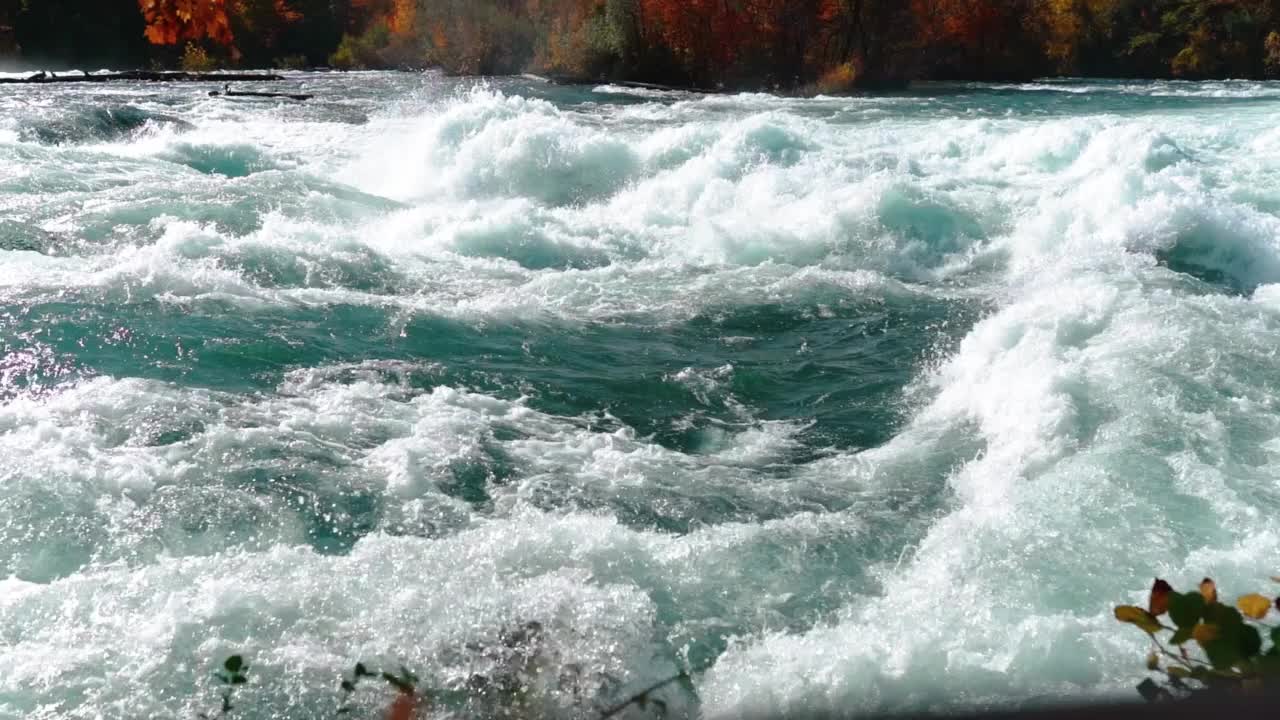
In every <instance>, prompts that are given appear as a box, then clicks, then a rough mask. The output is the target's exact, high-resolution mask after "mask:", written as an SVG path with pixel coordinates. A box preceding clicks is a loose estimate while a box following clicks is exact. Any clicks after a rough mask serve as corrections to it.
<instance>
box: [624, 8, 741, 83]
mask: <svg viewBox="0 0 1280 720" xmlns="http://www.w3.org/2000/svg"><path fill="white" fill-rule="evenodd" d="M640 8H641V12H642V14H643V16H644V18H645V20H646V23H645V24H646V26H647V27H646V30H648V31H650V32H651V33H652V34H654V35H656V36H657V39H659V40H660V41H661V42H662V43H663V44H665V45H666V46H667V47H668V48H670V49H671V50H673V51H674V52H675V53H676V54H677V55H683V56H685V57H686V58H697V59H698V60H699V61H700V62H702V63H709V64H710V65H711V66H712V67H713V68H723V67H725V66H726V65H729V64H730V63H732V62H733V61H734V59H735V58H736V57H737V56H738V53H739V52H740V50H741V49H742V46H743V45H744V44H745V43H744V40H745V39H747V38H750V37H752V36H753V35H754V33H753V30H754V28H753V27H752V24H751V22H750V18H749V17H748V14H747V8H748V4H747V3H737V2H732V3H731V2H725V1H724V0H640Z"/></svg>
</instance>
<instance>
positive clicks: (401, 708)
mask: <svg viewBox="0 0 1280 720" xmlns="http://www.w3.org/2000/svg"><path fill="white" fill-rule="evenodd" d="M366 678H381V679H382V680H383V681H385V682H386V683H387V684H388V685H390V686H391V687H393V688H395V689H396V692H397V695H396V699H395V702H393V703H392V705H391V708H390V709H389V711H388V715H387V716H388V717H389V718H394V719H397V720H398V719H400V718H404V719H405V720H408V719H409V718H413V717H414V715H415V713H416V712H417V710H418V703H419V696H418V676H417V675H414V674H413V673H412V672H410V671H409V669H408V668H406V667H404V666H403V665H401V666H400V672H399V674H392V673H389V672H385V671H384V672H380V673H379V672H374V671H372V670H370V669H369V668H368V667H366V666H365V664H364V663H356V666H355V668H354V669H353V670H352V671H351V677H349V678H343V679H342V684H341V686H340V689H341V691H342V701H341V702H340V703H339V704H338V709H337V711H336V712H335V713H334V715H336V716H337V717H342V716H344V715H347V714H349V713H351V712H353V711H354V709H355V708H354V707H353V706H352V704H351V701H352V697H353V696H354V695H355V692H356V690H357V689H359V687H360V682H361V681H362V680H365V679H366Z"/></svg>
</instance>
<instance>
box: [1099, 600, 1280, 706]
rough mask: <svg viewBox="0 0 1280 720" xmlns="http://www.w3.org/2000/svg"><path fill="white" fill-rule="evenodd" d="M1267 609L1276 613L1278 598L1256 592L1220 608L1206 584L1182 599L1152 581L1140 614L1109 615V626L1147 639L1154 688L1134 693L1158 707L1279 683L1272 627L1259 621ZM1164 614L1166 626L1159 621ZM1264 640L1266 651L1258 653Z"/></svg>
mask: <svg viewBox="0 0 1280 720" xmlns="http://www.w3.org/2000/svg"><path fill="white" fill-rule="evenodd" d="M1273 580H1277V582H1280V579H1277V578H1273ZM1273 607H1276V608H1280V598H1275V599H1274V600H1273V599H1272V598H1269V597H1267V596H1265V595H1262V594H1260V593H1251V594H1249V595H1242V596H1241V597H1239V598H1238V599H1237V600H1236V604H1235V607H1232V606H1230V605H1225V604H1223V603H1221V602H1219V601H1218V587H1217V585H1216V584H1215V583H1214V582H1213V580H1210V579H1209V578H1205V579H1204V580H1203V581H1202V582H1201V583H1200V585H1199V587H1198V588H1197V589H1196V590H1194V591H1192V592H1186V593H1179V592H1176V591H1175V590H1174V589H1173V587H1172V586H1171V585H1169V583H1167V582H1165V581H1164V580H1160V579H1157V580H1156V581H1155V583H1153V584H1152V586H1151V594H1150V597H1149V599H1148V601H1147V607H1146V608H1141V607H1138V606H1136V605H1121V606H1119V607H1117V608H1116V609H1115V616H1116V619H1117V620H1119V621H1120V622H1123V623H1128V624H1130V625H1133V626H1135V627H1137V628H1138V629H1139V630H1142V631H1143V632H1145V633H1146V634H1147V635H1148V636H1149V637H1150V638H1151V642H1152V649H1151V652H1150V654H1149V655H1148V656H1147V669H1148V670H1150V671H1152V672H1155V673H1159V674H1160V676H1161V677H1160V680H1159V682H1157V681H1156V680H1153V679H1152V678H1147V679H1146V680H1144V681H1143V682H1142V683H1141V684H1139V685H1138V693H1139V694H1141V695H1142V697H1143V698H1144V699H1145V700H1147V701H1148V702H1158V701H1164V700H1174V699H1178V698H1185V697H1188V696H1190V695H1193V694H1196V693H1200V692H1204V691H1247V690H1251V689H1255V688H1258V687H1261V686H1262V685H1264V684H1267V683H1271V682H1276V681H1278V680H1280V626H1274V625H1270V624H1268V623H1266V622H1264V620H1265V619H1266V618H1267V615H1268V614H1269V613H1270V612H1271V610H1272V608H1273ZM1165 616H1168V619H1169V621H1170V622H1171V623H1173V625H1172V627H1171V626H1169V625H1166V624H1165V623H1164V622H1163V621H1162V620H1161V618H1162V617H1165ZM1165 633H1168V635H1167V636H1163V637H1162V635H1164V634H1165ZM1264 635H1266V636H1267V639H1268V640H1269V641H1270V647H1269V648H1264V642H1263V636H1264ZM1195 647H1198V648H1199V652H1194V649H1195Z"/></svg>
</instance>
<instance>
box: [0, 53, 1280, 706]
mask: <svg viewBox="0 0 1280 720" xmlns="http://www.w3.org/2000/svg"><path fill="white" fill-rule="evenodd" d="M289 84H290V86H291V87H304V88H305V89H306V91H307V92H313V93H316V95H317V96H318V97H317V100H316V101H314V102H311V103H307V104H290V103H278V102H274V101H271V102H257V101H250V102H229V101H227V100H225V99H220V98H209V97H207V96H206V95H205V94H204V92H203V89H184V88H177V87H166V88H160V89H157V88H156V87H154V86H147V85H136V86H112V87H106V86H103V87H92V88H91V87H83V88H77V87H74V86H68V87H65V88H53V87H48V88H46V87H33V88H18V89H15V90H14V91H13V92H12V93H8V92H7V93H6V94H5V95H3V96H0V196H2V197H3V201H2V202H0V460H2V462H0V668H4V672H2V673H0V718H114V717H121V718H123V717H142V716H146V717H175V718H176V717H189V716H191V715H192V714H193V713H194V712H197V711H200V710H203V709H207V708H208V707H209V703H210V699H211V698H213V697H214V696H213V695H212V693H213V689H212V686H211V684H210V680H209V677H208V675H209V671H210V669H211V668H212V667H213V666H214V665H215V664H216V663H217V662H218V661H219V660H220V659H221V658H223V657H225V656H226V655H228V654H231V653H233V652H242V653H244V654H245V655H246V656H247V657H248V658H250V661H251V663H252V666H253V668H254V672H255V673H256V674H257V675H256V677H263V678H266V677H270V678H271V680H270V681H269V682H267V681H264V682H262V683H258V682H257V681H256V680H255V684H253V685H251V686H250V687H249V688H248V690H246V694H245V697H244V700H243V701H242V702H243V704H244V707H245V708H246V712H248V713H250V714H249V715H248V716H250V717H299V716H304V715H306V714H308V713H310V714H314V713H324V712H328V711H330V710H331V709H332V708H333V707H334V703H335V698H336V697H337V693H336V690H337V688H336V678H337V677H338V675H339V674H340V673H341V672H343V671H345V670H347V669H349V668H350V667H351V665H353V664H354V663H355V662H356V661H357V660H366V661H369V662H375V663H384V664H390V663H404V664H405V665H407V666H409V667H411V668H414V669H415V671H416V672H417V673H418V674H419V675H420V676H422V677H427V678H431V680H432V682H434V683H436V684H437V685H439V686H442V687H445V686H447V687H457V686H459V685H460V684H461V683H463V682H465V680H466V678H467V677H468V675H469V674H471V673H474V672H476V671H477V669H480V670H483V669H484V668H485V667H486V663H490V662H492V660H491V658H490V657H489V656H488V655H486V654H485V653H484V652H482V651H480V650H476V648H477V647H479V646H480V645H483V644H485V643H492V642H493V640H494V638H497V637H498V636H500V634H501V633H502V631H503V629H504V628H509V627H512V626H516V625H520V624H523V623H526V622H529V621H536V622H539V623H541V624H542V625H543V626H544V628H545V632H546V636H547V638H548V640H547V643H548V647H549V650H548V651H547V652H548V653H549V657H550V658H551V659H550V661H549V662H550V663H551V664H552V665H553V666H554V673H552V674H555V673H558V672H561V671H562V670H563V669H564V668H568V667H572V666H578V667H583V668H589V669H590V670H591V671H593V672H598V673H599V674H600V676H599V677H597V678H596V679H594V680H592V682H593V683H595V684H594V685H592V692H597V693H598V695H599V697H600V698H601V699H608V698H616V697H618V696H620V695H625V694H626V690H628V689H634V688H636V687H643V686H645V685H647V684H648V683H650V682H652V681H654V680H656V679H661V678H662V677H665V676H668V675H670V674H672V673H674V672H675V671H677V670H678V669H680V668H691V669H693V670H694V671H695V672H694V680H693V682H692V685H691V686H690V687H688V688H682V687H673V688H668V689H667V690H666V691H665V693H666V695H665V697H666V698H667V700H668V702H670V703H671V704H672V707H673V708H683V709H685V710H687V711H688V712H689V713H691V714H694V715H701V716H705V717H712V718H721V717H725V718H727V717H738V716H741V715H743V714H749V713H752V712H778V711H791V712H812V711H834V712H837V713H850V712H852V713H870V712H876V711H899V710H920V709H950V708H955V707H971V706H976V707H992V706H1007V705H1018V704H1022V703H1027V702H1044V701H1054V700H1059V699H1063V698H1074V697H1081V696H1083V697H1099V696H1107V695H1121V696H1126V695H1127V694H1128V693H1130V692H1131V687H1132V685H1133V684H1134V682H1135V681H1136V679H1137V678H1138V676H1139V674H1140V671H1141V669H1142V659H1143V656H1144V653H1145V651H1144V649H1143V643H1142V642H1141V638H1140V637H1138V636H1137V633H1133V632H1126V631H1125V630H1124V628H1121V627H1117V626H1116V623H1115V622H1114V620H1113V619H1111V616H1110V608H1111V607H1112V606H1113V605H1114V604H1116V603H1118V602H1127V601H1135V600H1139V599H1141V598H1142V597H1143V593H1144V588H1146V587H1147V586H1148V585H1149V584H1150V582H1151V578H1152V577H1154V576H1157V575H1158V576H1161V577H1166V578H1168V579H1169V580H1170V581H1171V582H1174V583H1175V585H1177V584H1182V585H1186V584H1187V583H1189V582H1191V581H1193V580H1198V579H1199V578H1200V577H1202V576H1203V575H1206V574H1209V575H1213V576H1214V577H1215V578H1216V579H1217V580H1218V583H1219V585H1220V586H1222V587H1224V588H1227V589H1231V588H1239V589H1240V591H1241V592H1243V591H1244V589H1245V588H1249V589H1253V588H1255V587H1256V586H1257V585H1258V583H1259V582H1260V581H1262V580H1263V579H1264V578H1266V577H1267V576H1269V575H1271V574H1274V573H1275V571H1276V569H1277V568H1276V566H1275V565H1276V564H1275V558H1276V557H1277V556H1278V554H1280V513H1277V512H1276V510H1277V508H1278V507H1280V466H1278V463H1280V413H1278V412H1277V411H1278V410H1280V360H1278V358H1277V348H1280V129H1278V128H1277V127H1276V125H1275V122H1274V118H1275V117H1276V112H1277V110H1280V85H1275V84H1266V83H1205V84H1195V83H1150V84H1142V83H1097V82H1054V83H1042V84H1032V85H1023V86H981V85H975V86H961V85H945V86H944V85H939V86H926V87H924V88H922V89H920V90H917V91H914V92H912V93H904V94H900V95H885V96H865V97H852V98H827V97H820V98H814V99H792V98H779V97H773V96H768V95H734V96H711V97H702V96H695V95H684V94H679V93H655V92H650V91H632V90H628V89H625V88H619V87H612V86H601V87H598V88H561V87H553V86H546V85H541V84H537V83H530V82H524V81H511V80H494V81H488V82H474V81H463V80H452V79H445V78H442V77H439V76H435V75H431V74H428V75H411V74H383V73H369V74H363V73H357V74H342V75H328V76H319V75H306V74H296V75H292V76H291V77H290V79H289ZM604 676H608V678H607V679H604ZM534 694H535V696H536V697H537V698H538V702H540V703H543V704H544V708H549V709H553V710H554V712H556V713H558V714H563V715H566V716H588V715H589V713H587V712H586V711H585V710H583V709H582V708H581V707H578V708H575V707H573V706H572V705H571V700H572V698H569V697H567V694H566V693H565V692H564V691H563V690H561V689H557V686H556V684H555V682H551V681H550V680H547V681H546V684H545V686H543V685H539V686H538V687H537V688H536V692H535V693H534ZM374 702H375V700H374V699H373V698H369V699H368V703H370V705H369V707H372V704H373V703H374ZM248 708H252V709H248Z"/></svg>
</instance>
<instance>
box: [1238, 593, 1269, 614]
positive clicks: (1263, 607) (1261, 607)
mask: <svg viewBox="0 0 1280 720" xmlns="http://www.w3.org/2000/svg"><path fill="white" fill-rule="evenodd" d="M1236 607H1238V608H1240V612H1242V613H1244V614H1245V615H1248V616H1249V617H1251V618H1253V619H1254V620H1261V619H1262V618H1264V617H1266V616H1267V612H1269V611H1270V610H1271V600H1270V599H1268V598H1265V597H1263V596H1261V595H1259V594H1258V593H1253V594H1251V595H1245V596H1244V597H1242V598H1240V599H1239V600H1236Z"/></svg>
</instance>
